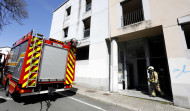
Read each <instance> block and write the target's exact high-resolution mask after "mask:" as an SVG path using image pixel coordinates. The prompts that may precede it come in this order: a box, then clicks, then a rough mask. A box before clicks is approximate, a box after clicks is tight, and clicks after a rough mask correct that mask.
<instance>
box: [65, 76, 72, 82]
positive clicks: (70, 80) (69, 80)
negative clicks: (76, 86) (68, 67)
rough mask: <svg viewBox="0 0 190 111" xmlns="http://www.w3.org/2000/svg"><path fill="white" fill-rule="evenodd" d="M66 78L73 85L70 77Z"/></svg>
mask: <svg viewBox="0 0 190 111" xmlns="http://www.w3.org/2000/svg"><path fill="white" fill-rule="evenodd" d="M66 76H67V79H68V80H69V82H70V83H72V81H71V79H70V78H69V76H68V75H66Z"/></svg>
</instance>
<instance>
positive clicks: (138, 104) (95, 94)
mask: <svg viewBox="0 0 190 111" xmlns="http://www.w3.org/2000/svg"><path fill="white" fill-rule="evenodd" d="M76 89H77V91H76ZM71 91H75V92H76V93H77V94H80V95H84V96H87V97H90V98H94V99H96V100H100V101H104V102H108V103H111V104H114V105H117V106H121V107H125V108H127V109H130V110H132V111H190V110H189V109H184V108H180V107H177V106H173V105H170V104H168V103H167V102H159V101H153V100H147V99H142V98H135V97H129V96H126V95H121V94H117V93H110V92H104V91H98V90H94V89H89V88H85V87H82V86H78V85H73V89H71Z"/></svg>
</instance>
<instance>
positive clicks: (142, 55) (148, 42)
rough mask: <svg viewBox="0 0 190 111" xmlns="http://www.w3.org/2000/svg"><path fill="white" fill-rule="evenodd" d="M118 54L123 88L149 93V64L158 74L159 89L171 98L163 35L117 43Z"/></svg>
mask: <svg viewBox="0 0 190 111" xmlns="http://www.w3.org/2000/svg"><path fill="white" fill-rule="evenodd" d="M121 50H123V51H121ZM121 52H122V53H121ZM119 56H121V57H119V62H122V64H123V80H124V81H125V82H123V83H125V85H124V86H125V88H124V90H125V89H127V90H137V91H141V92H142V93H144V94H149V93H148V92H149V88H148V87H149V86H148V85H149V84H148V81H147V78H148V74H147V67H148V66H150V65H151V66H153V67H154V68H155V71H157V72H158V74H159V83H160V86H161V89H162V90H163V91H164V92H165V93H166V95H167V98H168V99H172V97H173V96H172V91H171V82H170V74H169V69H168V62H167V56H166V51H165V44H164V39H163V36H156V37H147V38H142V39H136V40H130V41H126V42H123V43H119ZM120 58H122V59H120ZM121 60H123V61H121ZM120 64H121V63H120Z"/></svg>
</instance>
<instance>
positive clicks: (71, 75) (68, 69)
mask: <svg viewBox="0 0 190 111" xmlns="http://www.w3.org/2000/svg"><path fill="white" fill-rule="evenodd" d="M67 72H68V73H69V75H70V76H71V78H72V79H73V75H72V74H71V72H70V71H69V69H67Z"/></svg>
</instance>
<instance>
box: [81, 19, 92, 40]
mask: <svg viewBox="0 0 190 111" xmlns="http://www.w3.org/2000/svg"><path fill="white" fill-rule="evenodd" d="M90 21H91V17H89V18H87V19H85V20H83V23H84V38H87V37H90Z"/></svg>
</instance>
